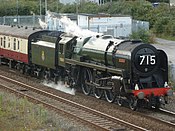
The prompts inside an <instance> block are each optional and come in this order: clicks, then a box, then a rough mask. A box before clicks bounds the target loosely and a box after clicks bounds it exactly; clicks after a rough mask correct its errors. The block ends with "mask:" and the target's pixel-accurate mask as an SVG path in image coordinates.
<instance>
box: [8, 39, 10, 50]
mask: <svg viewBox="0 0 175 131" xmlns="http://www.w3.org/2000/svg"><path fill="white" fill-rule="evenodd" d="M8 48H10V38H9V41H8Z"/></svg>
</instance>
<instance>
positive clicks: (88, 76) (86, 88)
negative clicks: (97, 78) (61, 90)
mask: <svg viewBox="0 0 175 131" xmlns="http://www.w3.org/2000/svg"><path fill="white" fill-rule="evenodd" d="M91 81H92V72H91V71H90V70H89V69H87V68H85V69H83V78H82V84H81V88H82V91H83V93H84V94H85V95H90V93H91V90H92V87H91V86H90V85H88V84H87V83H90V82H91Z"/></svg>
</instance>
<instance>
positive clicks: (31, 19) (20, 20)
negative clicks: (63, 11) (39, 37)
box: [0, 15, 45, 27]
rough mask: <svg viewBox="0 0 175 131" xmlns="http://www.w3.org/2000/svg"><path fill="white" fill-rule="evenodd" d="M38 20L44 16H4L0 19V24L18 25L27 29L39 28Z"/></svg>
mask: <svg viewBox="0 0 175 131" xmlns="http://www.w3.org/2000/svg"><path fill="white" fill-rule="evenodd" d="M38 18H41V19H42V20H44V19H45V16H39V15H31V16H4V17H0V24H1V25H3V24H5V25H20V26H29V27H39V26H40V25H39V22H38Z"/></svg>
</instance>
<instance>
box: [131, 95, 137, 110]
mask: <svg viewBox="0 0 175 131" xmlns="http://www.w3.org/2000/svg"><path fill="white" fill-rule="evenodd" d="M129 107H130V109H131V110H133V111H135V110H136V109H137V99H136V98H135V97H134V96H131V97H130V101H129Z"/></svg>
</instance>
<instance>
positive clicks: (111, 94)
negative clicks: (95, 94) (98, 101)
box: [105, 90, 116, 103]
mask: <svg viewBox="0 0 175 131" xmlns="http://www.w3.org/2000/svg"><path fill="white" fill-rule="evenodd" d="M105 98H106V100H107V101H108V102H110V103H112V102H114V101H115V98H116V93H115V92H114V91H113V90H105Z"/></svg>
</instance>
